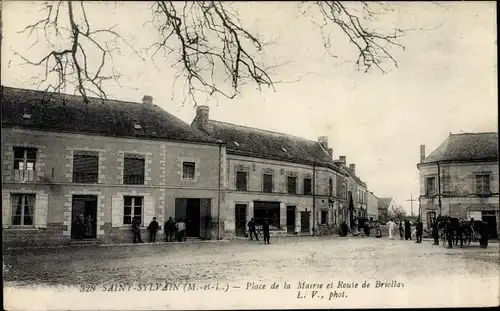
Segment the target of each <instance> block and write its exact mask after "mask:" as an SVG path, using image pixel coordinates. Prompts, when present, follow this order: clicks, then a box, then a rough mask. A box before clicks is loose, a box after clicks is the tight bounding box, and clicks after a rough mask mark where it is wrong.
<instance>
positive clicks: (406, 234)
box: [387, 217, 424, 243]
mask: <svg viewBox="0 0 500 311" xmlns="http://www.w3.org/2000/svg"><path fill="white" fill-rule="evenodd" d="M387 226H388V227H389V239H390V240H392V239H394V230H395V228H396V226H398V229H399V238H400V239H401V240H402V239H403V238H404V239H405V240H411V238H412V232H411V223H410V220H409V219H405V220H404V221H403V220H400V221H399V224H396V223H395V222H394V221H393V220H392V219H391V220H389V221H388V222H387ZM423 233H424V224H423V223H422V221H421V220H420V217H419V218H417V221H416V222H415V237H416V239H417V240H416V242H415V243H422V235H423Z"/></svg>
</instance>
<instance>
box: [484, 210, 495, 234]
mask: <svg viewBox="0 0 500 311" xmlns="http://www.w3.org/2000/svg"><path fill="white" fill-rule="evenodd" d="M481 219H482V220H483V221H486V222H487V223H488V224H487V226H488V239H496V238H497V237H498V232H497V216H496V212H495V211H482V212H481Z"/></svg>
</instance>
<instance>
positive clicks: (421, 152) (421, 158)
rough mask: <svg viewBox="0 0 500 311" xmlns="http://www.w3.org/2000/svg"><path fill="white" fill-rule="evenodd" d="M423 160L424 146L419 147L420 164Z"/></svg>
mask: <svg viewBox="0 0 500 311" xmlns="http://www.w3.org/2000/svg"><path fill="white" fill-rule="evenodd" d="M424 160H425V145H420V162H423V161H424Z"/></svg>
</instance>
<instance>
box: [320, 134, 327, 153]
mask: <svg viewBox="0 0 500 311" xmlns="http://www.w3.org/2000/svg"><path fill="white" fill-rule="evenodd" d="M318 143H319V144H320V145H321V146H322V147H323V148H324V149H325V150H328V136H320V137H318Z"/></svg>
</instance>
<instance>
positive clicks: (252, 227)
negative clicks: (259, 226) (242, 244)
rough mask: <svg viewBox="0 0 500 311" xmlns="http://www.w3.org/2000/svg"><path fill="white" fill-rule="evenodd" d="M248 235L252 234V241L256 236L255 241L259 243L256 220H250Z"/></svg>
mask: <svg viewBox="0 0 500 311" xmlns="http://www.w3.org/2000/svg"><path fill="white" fill-rule="evenodd" d="M247 226H248V233H249V234H250V241H253V237H254V236H255V240H256V241H258V240H259V237H258V236H257V230H256V229H255V221H254V219H253V218H252V219H250V221H249V222H248V225H247Z"/></svg>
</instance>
